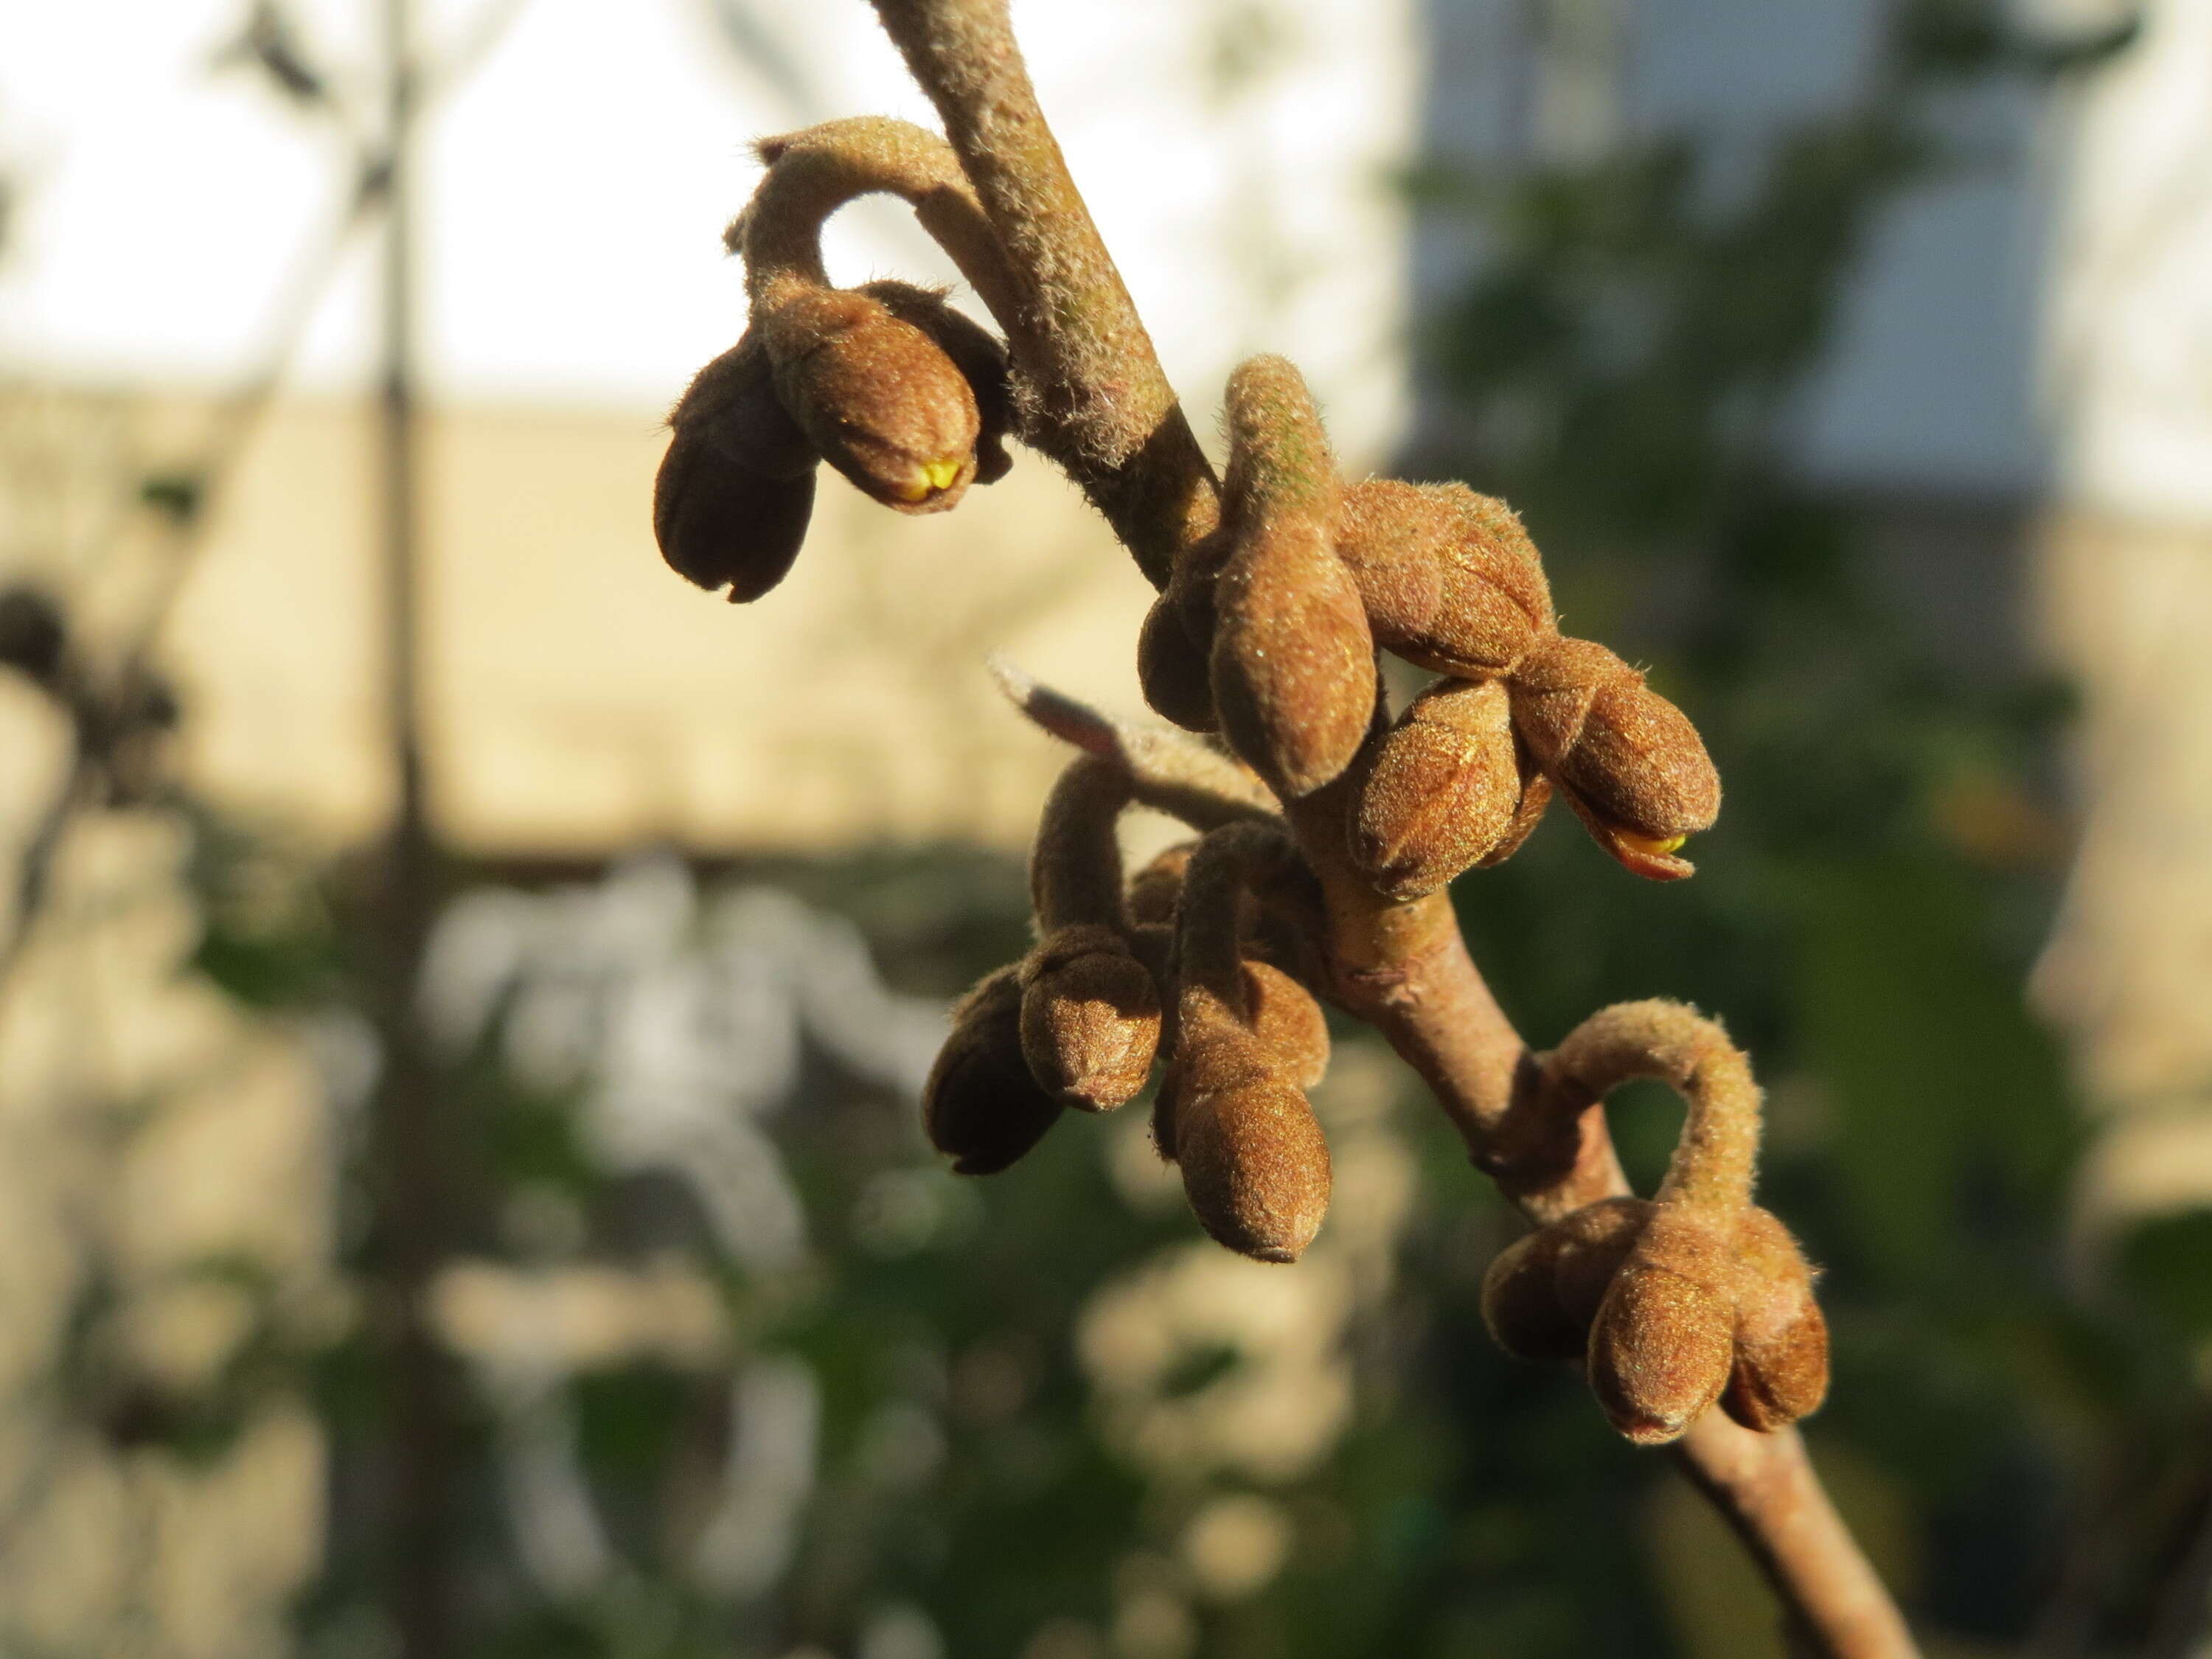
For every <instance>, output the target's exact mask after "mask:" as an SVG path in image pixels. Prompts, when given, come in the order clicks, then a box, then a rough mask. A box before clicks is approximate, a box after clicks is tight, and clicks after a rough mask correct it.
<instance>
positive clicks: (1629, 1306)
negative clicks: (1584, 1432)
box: [1589, 1204, 1735, 1446]
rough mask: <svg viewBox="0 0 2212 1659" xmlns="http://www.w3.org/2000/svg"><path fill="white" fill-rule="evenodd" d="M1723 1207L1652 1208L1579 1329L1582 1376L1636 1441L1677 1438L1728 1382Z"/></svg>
mask: <svg viewBox="0 0 2212 1659" xmlns="http://www.w3.org/2000/svg"><path fill="white" fill-rule="evenodd" d="M1733 1219H1734V1218H1733V1217H1732V1216H1731V1215H1730V1214H1729V1212H1726V1211H1724V1210H1718V1209H1714V1208H1709V1207H1706V1206H1699V1205H1689V1204H1660V1205H1657V1206H1655V1207H1654V1209H1653V1211H1652V1213H1651V1216H1650V1219H1649V1220H1648V1221H1647V1222H1646V1224H1645V1225H1644V1231H1643V1232H1642V1234H1641V1235H1640V1236H1639V1237H1638V1239H1637V1241H1636V1244H1635V1248H1634V1249H1632V1250H1631V1251H1630V1253H1629V1255H1628V1259H1627V1260H1626V1261H1624V1262H1623V1263H1622V1264H1621V1267H1620V1271H1619V1272H1618V1273H1615V1274H1614V1275H1613V1283H1612V1285H1611V1286H1610V1287H1609V1288H1608V1289H1607V1291H1606V1294H1605V1300H1604V1302H1603V1303H1602V1304H1600V1306H1599V1308H1598V1311H1597V1316H1596V1318H1595V1320H1594V1321H1592V1322H1591V1325H1590V1334H1589V1381H1590V1388H1591V1389H1592V1391H1593V1392H1594V1393H1595V1394H1596V1395H1597V1399H1598V1404H1599V1405H1601V1407H1604V1408H1605V1414H1606V1415H1607V1417H1608V1418H1609V1419H1612V1422H1613V1427H1614V1428H1616V1429H1618V1430H1619V1431H1620V1432H1621V1433H1622V1434H1623V1435H1625V1436H1626V1437H1628V1438H1629V1439H1631V1440H1632V1441H1634V1442H1636V1443H1637V1444H1638V1445H1643V1446H1655V1445H1660V1444H1663V1443H1665V1442H1667V1441H1669V1440H1674V1439H1677V1438H1679V1437H1680V1435H1681V1433H1682V1431H1684V1430H1685V1429H1686V1428H1688V1427H1689V1426H1690V1425H1691V1424H1692V1423H1693V1422H1695V1421H1696V1420H1697V1419H1699V1417H1700V1416H1702V1415H1703V1414H1704V1413H1705V1410H1706V1409H1707V1408H1708V1407H1711V1405H1712V1404H1713V1402H1714V1401H1717V1400H1718V1399H1719V1398H1720V1396H1721V1391H1722V1390H1723V1389H1725V1388H1726V1387H1727V1386H1728V1382H1729V1370H1730V1367H1731V1365H1732V1364H1733V1363H1734V1358H1735V1228H1734V1227H1733V1225H1730V1224H1731V1222H1732V1221H1733Z"/></svg>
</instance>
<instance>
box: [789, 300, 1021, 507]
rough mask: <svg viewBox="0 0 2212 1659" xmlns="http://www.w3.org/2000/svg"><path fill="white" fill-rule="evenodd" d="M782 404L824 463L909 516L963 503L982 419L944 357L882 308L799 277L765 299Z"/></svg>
mask: <svg viewBox="0 0 2212 1659" xmlns="http://www.w3.org/2000/svg"><path fill="white" fill-rule="evenodd" d="M753 318H754V326H755V327H756V328H757V329H758V330H759V331H760V336H761V341H762V343H763V346H764V347H765V348H766V349H767V352H768V357H769V364H770V366H771V367H772V368H773V370H774V374H775V391H776V396H777V398H779V399H780V400H781V403H782V404H783V406H784V407H785V408H786V409H787V410H789V411H790V413H791V417H792V419H793V420H794V421H795V422H798V424H799V429H800V430H801V431H803V432H804V433H805V435H806V436H807V438H808V440H809V441H811V442H812V444H813V445H814V447H816V448H817V449H818V450H819V451H820V452H821V453H822V459H824V460H825V461H827V462H829V465H831V466H833V467H835V468H836V470H837V471H840V472H842V473H843V474H844V475H845V477H847V478H848V479H849V480H851V482H852V483H853V484H854V487H855V488H857V489H860V491H861V492H862V493H864V494H866V495H869V496H871V497H872V498H873V499H874V500H876V501H880V502H882V503H883V504H884V506H886V507H892V508H894V509H896V511H898V512H902V513H940V512H943V511H945V510H946V509H947V508H949V507H953V506H955V505H957V503H958V501H959V499H960V497H961V496H962V495H963V494H964V493H965V492H966V490H967V488H968V485H969V483H970V482H971V481H972V480H973V479H974V478H975V466H976V457H975V444H976V441H977V439H978V437H979V436H980V435H981V430H982V417H981V413H980V412H979V411H978V410H977V408H976V405H975V391H974V389H973V388H972V387H971V386H969V382H968V378H967V376H965V375H964V374H962V373H961V372H960V369H959V368H958V367H957V365H956V364H955V363H954V362H953V361H952V359H951V357H949V356H946V355H945V350H944V349H943V348H942V347H940V346H939V344H938V343H937V342H936V341H934V340H933V339H932V338H931V337H929V336H928V335H927V334H926V333H924V332H923V331H921V329H919V328H917V327H915V325H913V324H912V323H908V322H902V321H901V320H900V319H898V318H897V317H896V316H894V315H893V314H892V313H891V311H890V307H888V306H886V305H885V304H884V302H883V301H880V300H878V299H875V298H873V297H872V296H870V295H866V294H864V293H861V292H859V291H858V290H854V289H832V288H820V287H817V286H815V285H813V284H812V283H803V282H799V281H798V280H796V279H793V280H788V281H786V282H783V283H779V284H777V285H776V286H775V287H773V288H771V289H769V290H768V292H766V293H765V294H763V295H762V296H761V297H760V299H759V300H758V301H757V302H756V303H755V306H754V309H753Z"/></svg>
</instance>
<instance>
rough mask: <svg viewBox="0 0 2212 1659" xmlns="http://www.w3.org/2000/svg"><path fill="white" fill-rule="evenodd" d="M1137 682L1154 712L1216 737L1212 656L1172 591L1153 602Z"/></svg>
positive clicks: (1141, 638)
mask: <svg viewBox="0 0 2212 1659" xmlns="http://www.w3.org/2000/svg"><path fill="white" fill-rule="evenodd" d="M1137 683H1138V684H1139V685H1141V686H1142V687H1143V688H1144V692H1145V701H1146V703H1148V704H1149V705H1151V707H1152V710H1153V712H1154V713H1155V714H1160V715H1162V716H1164V718H1166V719H1168V720H1173V721H1174V722H1175V723H1176V725H1177V726H1181V727H1182V728H1183V730H1184V731H1186V732H1211V731H1212V730H1213V729H1214V728H1215V726H1216V725H1217V724H1218V721H1217V719H1216V717H1215V714H1214V712H1213V680H1212V668H1211V666H1210V665H1209V664H1208V662H1207V653H1206V651H1205V650H1203V649H1202V648H1200V647H1199V646H1198V645H1197V644H1196V643H1194V641H1193V640H1192V638H1191V634H1190V629H1189V627H1188V624H1187V623H1185V621H1184V619H1183V614H1182V607H1181V606H1180V605H1178V604H1177V603H1176V597H1175V593H1174V590H1173V589H1172V588H1170V590H1169V591H1168V592H1164V593H1162V594H1161V595H1160V596H1159V598H1158V599H1154V600H1153V601H1152V609H1151V610H1149V611H1146V613H1145V622H1144V626H1143V627H1142V628H1140V629H1139V630H1138V632H1137Z"/></svg>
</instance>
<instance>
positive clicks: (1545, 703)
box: [1510, 639, 1721, 881]
mask: <svg viewBox="0 0 2212 1659" xmlns="http://www.w3.org/2000/svg"><path fill="white" fill-rule="evenodd" d="M1510 686H1511V690H1512V696H1513V719H1514V724H1515V726H1516V727H1517V728H1518V729H1519V731H1520V732H1521V735H1522V739H1523V740H1524V741H1525V742H1526V743H1527V744H1528V748H1529V750H1530V752H1531V753H1532V754H1533V755H1534V757H1535V759H1536V762H1537V763H1538V764H1539V765H1541V767H1542V768H1543V769H1544V770H1545V771H1546V772H1547V774H1548V775H1550V776H1551V778H1552V780H1553V782H1555V783H1556V784H1557V785H1558V786H1559V790H1560V793H1563V794H1565V796H1566V798H1567V803H1568V805H1571V806H1572V807H1573V808H1574V809H1575V811H1576V814H1577V816H1578V817H1581V819H1582V820H1583V823H1584V824H1586V825H1587V826H1588V827H1589V831H1590V834H1591V836H1593V837H1595V840H1596V841H1597V842H1598V844H1599V845H1600V846H1601V847H1603V848H1605V849H1606V851H1607V852H1608V853H1611V854H1613V857H1615V858H1616V859H1618V860H1620V862H1621V863H1622V864H1624V865H1626V866H1627V867H1628V868H1629V869H1631V870H1632V871H1634V872H1636V873H1637V874H1638V875H1640V876H1647V877H1650V878H1652V879H1653V880H1656V881H1669V880H1674V879H1677V878H1680V877H1683V876H1686V875H1689V874H1691V873H1692V871H1693V869H1694V867H1695V866H1692V865H1691V864H1690V862H1689V861H1688V860H1686V859H1682V858H1680V857H1677V856H1675V849H1676V848H1680V846H1681V844H1682V842H1683V841H1684V839H1685V838H1686V837H1687V836H1691V835H1693V834H1695V833H1696V832H1697V831H1699V830H1700V829H1709V828H1711V825H1712V823H1713V820H1714V819H1715V818H1717V817H1719V816H1720V805H1721V784H1720V775H1719V774H1718V773H1717V772H1716V771H1715V770H1714V769H1713V763H1712V761H1711V758H1710V757H1708V756H1707V755H1706V753H1705V743H1704V741H1703V740H1702V739H1701V738H1699V736H1698V731H1697V728H1696V727H1695V726H1692V725H1691V724H1690V720H1689V717H1688V716H1687V715H1686V714H1683V713H1682V711H1681V710H1680V709H1679V708H1675V707H1674V704H1673V703H1671V702H1668V701H1667V700H1666V699H1665V698H1664V697H1662V696H1660V695H1659V694H1658V693H1657V692H1656V691H1653V690H1650V688H1649V687H1648V686H1646V685H1645V684H1644V676H1643V675H1642V674H1640V673H1638V671H1636V670H1635V669H1633V668H1631V667H1630V666H1629V665H1627V664H1626V663H1625V662H1623V661H1622V660H1621V659H1620V658H1619V657H1617V656H1615V655H1614V654H1613V653H1612V652H1610V651H1608V650H1607V649H1606V648H1605V647H1603V646H1601V645H1599V644H1596V643H1595V641H1589V640H1575V639H1561V640H1557V641H1553V643H1551V644H1550V645H1548V646H1546V647H1542V648H1541V649H1540V650H1537V651H1534V652H1532V653H1530V654H1529V656H1528V659H1526V660H1525V661H1523V662H1522V664H1521V665H1520V666H1519V668H1517V669H1516V671H1515V672H1514V675H1513V678H1512V680H1511V681H1510Z"/></svg>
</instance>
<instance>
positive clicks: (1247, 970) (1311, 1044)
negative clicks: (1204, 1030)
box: [1243, 957, 1329, 1089]
mask: <svg viewBox="0 0 2212 1659" xmlns="http://www.w3.org/2000/svg"><path fill="white" fill-rule="evenodd" d="M1243 966H1244V1006H1245V1008H1246V1010H1247V1011H1248V1014H1247V1019H1246V1024H1248V1025H1249V1026H1250V1028H1251V1031H1252V1035H1253V1036H1255V1037H1257V1038H1258V1039H1259V1040H1260V1045H1261V1047H1262V1048H1265V1049H1266V1050H1267V1052H1268V1053H1269V1054H1272V1055H1273V1056H1274V1058H1275V1061H1276V1063H1277V1064H1278V1065H1279V1066H1280V1067H1281V1068H1282V1072H1283V1075H1284V1076H1285V1077H1287V1078H1289V1079H1290V1080H1291V1082H1292V1083H1294V1084H1296V1085H1297V1086H1298V1087H1299V1088H1301V1089H1310V1088H1312V1087H1314V1085H1316V1084H1318V1083H1319V1082H1320V1081H1321V1080H1322V1079H1323V1078H1324V1077H1326V1076H1328V1052H1329V1048H1328V1015H1327V1014H1325V1013H1323V1012H1322V1006H1321V1004H1320V1003H1318V1002H1316V1000H1314V994H1313V993H1312V992H1310V991H1309V990H1307V989H1306V987H1304V986H1303V985H1301V984H1299V983H1298V982H1297V980H1295V979H1293V978H1291V976H1290V975H1288V974H1286V973H1285V972H1284V971H1283V970H1282V969H1279V968H1278V967H1276V966H1275V965H1274V964H1273V963H1267V962H1261V961H1260V960H1258V959H1257V958H1256V957H1245V959H1244V964H1243Z"/></svg>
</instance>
